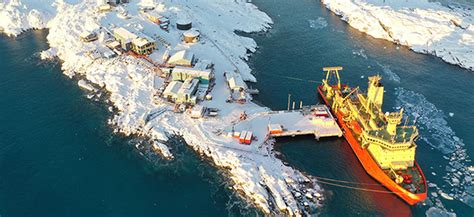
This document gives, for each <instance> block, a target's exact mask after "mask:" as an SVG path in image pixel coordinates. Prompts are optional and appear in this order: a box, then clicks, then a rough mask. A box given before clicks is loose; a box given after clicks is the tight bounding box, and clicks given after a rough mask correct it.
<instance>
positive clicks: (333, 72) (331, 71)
mask: <svg viewBox="0 0 474 217" xmlns="http://www.w3.org/2000/svg"><path fill="white" fill-rule="evenodd" d="M339 70H342V66H334V67H324V68H323V71H325V72H326V80H324V81H323V83H325V84H326V85H327V82H329V79H330V78H331V76H334V77H335V78H336V81H337V87H338V88H339V89H341V78H340V77H339Z"/></svg>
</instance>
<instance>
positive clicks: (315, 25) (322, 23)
mask: <svg viewBox="0 0 474 217" xmlns="http://www.w3.org/2000/svg"><path fill="white" fill-rule="evenodd" d="M308 23H309V27H310V28H312V29H324V28H326V27H327V26H328V22H327V21H326V19H324V18H323V17H318V18H316V19H314V20H312V19H310V20H308Z"/></svg>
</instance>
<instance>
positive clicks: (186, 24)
mask: <svg viewBox="0 0 474 217" xmlns="http://www.w3.org/2000/svg"><path fill="white" fill-rule="evenodd" d="M191 27H192V23H191V20H188V19H179V20H177V21H176V28H178V29H179V30H190V29H191Z"/></svg>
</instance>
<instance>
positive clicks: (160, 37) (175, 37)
mask: <svg viewBox="0 0 474 217" xmlns="http://www.w3.org/2000/svg"><path fill="white" fill-rule="evenodd" d="M2 2H3V3H0V30H2V31H4V33H6V34H8V35H11V36H16V35H18V34H20V33H21V32H22V31H25V30H28V29H32V28H48V29H49V35H48V36H47V40H48V43H49V45H50V49H49V50H47V51H44V52H42V54H41V57H42V58H55V57H57V58H59V59H60V60H61V61H62V70H63V72H64V74H66V75H68V76H70V77H71V78H77V79H80V81H79V82H78V85H80V86H81V87H83V88H84V89H86V90H88V91H92V92H94V91H97V92H96V93H97V94H102V95H103V93H107V95H108V96H109V99H108V101H109V102H110V103H111V104H112V105H113V107H111V108H110V109H111V110H113V111H115V116H114V117H113V118H112V119H111V120H110V123H111V124H113V125H114V126H116V127H117V131H118V132H121V133H124V134H126V135H131V134H136V135H143V136H147V137H149V138H150V140H151V144H156V146H155V147H154V149H155V150H156V151H157V152H160V153H162V154H163V155H165V157H166V158H169V159H172V158H173V156H172V150H171V151H170V148H169V147H166V145H164V144H166V143H164V142H165V141H166V140H167V139H168V136H169V135H170V134H177V135H180V136H182V137H183V138H184V139H185V140H186V142H187V143H188V144H189V145H190V146H191V147H192V148H193V149H194V150H196V151H197V152H199V153H201V154H203V155H205V156H207V157H208V158H210V159H212V161H213V162H214V164H215V165H217V166H218V167H220V168H222V169H224V170H226V171H228V174H229V179H230V180H232V183H233V188H234V189H235V190H236V191H239V192H241V195H242V196H243V198H246V199H247V200H249V201H250V202H252V203H253V204H255V205H256V206H257V207H259V208H260V209H261V210H262V211H263V212H265V213H276V214H278V213H287V214H295V215H299V214H304V213H306V212H310V210H314V208H317V207H318V206H319V205H320V201H321V199H322V197H321V194H320V192H321V191H322V190H321V189H320V187H319V186H318V185H317V184H316V180H315V179H313V178H312V177H309V176H307V175H305V174H302V173H301V172H299V171H297V170H295V169H293V168H291V167H288V166H285V165H284V164H283V162H281V160H279V159H278V158H276V157H275V155H274V153H273V151H272V146H271V145H272V140H269V141H267V142H266V143H261V144H260V146H259V147H252V145H250V146H245V145H240V144H235V143H232V142H229V139H232V138H226V137H223V136H222V135H221V132H222V131H223V130H224V129H228V128H229V127H230V126H231V125H232V124H233V123H235V122H236V121H238V120H239V117H240V115H241V114H242V112H243V111H245V112H246V113H247V114H248V115H249V116H252V114H256V113H259V112H264V111H268V108H264V107H260V106H257V105H255V104H253V103H251V102H250V103H247V104H244V105H240V104H237V103H226V102H225V101H226V99H227V96H228V95H229V89H228V88H227V84H226V82H225V78H224V76H223V73H224V72H225V71H234V70H235V71H236V72H238V73H240V75H241V77H242V78H244V79H245V80H248V81H255V77H253V75H252V74H251V73H250V72H251V70H250V68H249V66H248V65H247V63H246V62H245V60H246V59H247V58H248V56H247V55H248V52H249V51H250V52H253V51H255V49H256V48H257V45H256V43H255V41H254V40H253V39H251V38H247V37H242V36H239V35H237V34H235V31H236V30H238V31H244V32H256V31H265V30H267V29H268V28H270V24H271V23H272V20H271V19H270V18H269V17H268V16H267V15H266V14H265V13H263V12H261V11H259V10H258V8H257V7H256V6H254V5H253V4H250V3H247V1H244V0H194V1H187V0H163V1H158V0H130V3H128V4H125V5H122V6H120V7H117V8H113V9H112V10H111V11H110V12H99V11H98V8H97V1H96V0H85V1H79V0H42V1H37V0H6V1H2ZM141 6H154V7H155V10H156V11H158V12H160V13H164V14H166V15H167V16H169V18H170V20H171V26H170V31H169V32H166V31H163V30H161V29H160V28H159V27H158V26H157V25H156V24H154V23H151V22H149V21H148V20H146V19H145V18H144V17H143V15H141V14H140V13H139V8H140V7H141ZM119 11H127V12H128V16H129V18H128V19H125V18H124V16H118V14H119ZM180 18H186V19H190V20H192V22H193V27H195V28H198V29H199V30H200V32H201V41H200V42H199V43H196V44H192V45H189V44H183V43H182V42H181V41H180V36H181V35H180V34H181V32H180V31H179V30H177V29H176V27H175V22H176V20H177V19H180ZM116 27H126V28H129V29H133V30H134V31H137V32H141V33H144V34H146V35H148V36H150V37H152V38H154V39H156V40H157V41H161V43H158V50H157V51H155V53H154V54H153V55H151V57H152V58H155V57H161V55H162V54H163V53H164V52H165V50H166V49H167V48H166V47H168V48H170V49H171V52H173V50H181V49H188V50H190V51H192V52H194V53H195V55H196V57H197V58H199V59H201V60H210V61H212V62H213V63H214V64H215V67H214V68H215V73H216V85H215V86H214V88H213V90H212V92H211V94H212V96H213V99H212V100H211V101H204V102H202V103H201V104H202V105H203V106H207V107H214V108H218V109H219V110H220V111H219V116H218V117H216V118H207V119H192V118H191V117H190V116H189V115H188V114H186V113H184V114H177V113H174V112H173V111H172V110H173V106H172V105H171V104H169V103H167V102H164V101H163V100H161V99H157V98H156V97H155V96H154V94H155V93H156V89H155V86H156V85H157V84H158V85H159V84H161V83H163V80H162V78H160V77H159V76H156V75H155V71H154V70H153V66H151V65H150V64H149V63H148V62H146V61H144V60H143V59H137V58H135V57H133V56H129V55H120V56H117V57H113V58H105V57H103V56H101V55H100V54H101V53H104V51H107V50H108V48H107V47H106V46H105V43H104V41H105V40H106V39H107V38H108V37H110V36H108V34H107V32H111V31H112V30H113V29H114V28H116ZM84 31H95V32H97V33H98V38H99V39H98V40H97V41H93V42H88V43H85V42H82V41H81V40H80V39H79V35H80V34H81V33H83V32H84ZM165 44H166V45H169V46H165ZM259 139H263V138H259ZM137 148H138V147H137ZM302 195H304V196H302ZM308 195H309V196H308Z"/></svg>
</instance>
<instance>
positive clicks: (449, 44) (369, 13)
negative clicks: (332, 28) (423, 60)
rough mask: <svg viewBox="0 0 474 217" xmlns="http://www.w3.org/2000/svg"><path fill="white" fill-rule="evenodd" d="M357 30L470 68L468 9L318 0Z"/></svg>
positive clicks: (473, 57)
mask: <svg viewBox="0 0 474 217" xmlns="http://www.w3.org/2000/svg"><path fill="white" fill-rule="evenodd" d="M322 2H323V4H325V5H326V7H327V8H328V9H329V10H331V11H333V12H334V13H336V14H337V15H340V16H341V17H342V19H343V20H344V21H346V22H347V23H348V24H349V25H351V26H352V27H354V28H356V29H357V30H359V31H362V32H365V33H367V34H369V35H371V36H373V37H375V38H381V39H386V40H389V41H392V42H394V43H397V44H401V45H406V46H408V47H410V49H412V50H413V51H415V52H419V53H426V54H432V55H435V56H438V57H440V58H442V59H443V60H444V61H446V62H448V63H451V64H456V65H459V66H461V67H463V68H467V69H470V70H474V18H473V12H472V10H467V9H462V8H459V7H452V8H448V7H444V6H442V5H441V4H440V3H437V2H429V1H428V0H417V1H399V0H322Z"/></svg>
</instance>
